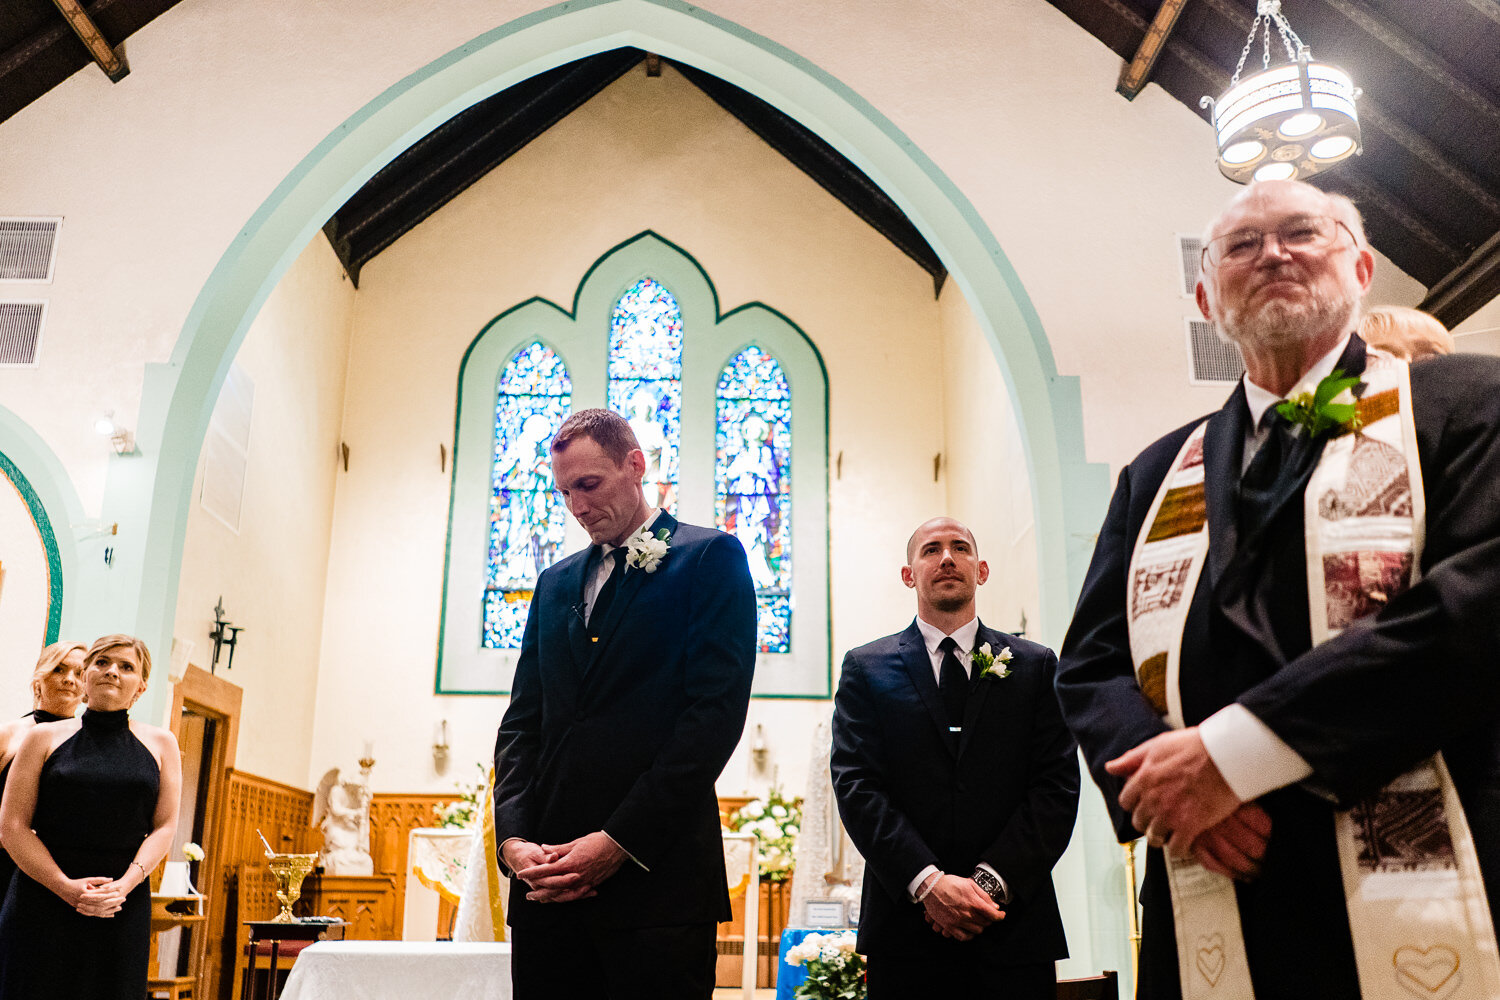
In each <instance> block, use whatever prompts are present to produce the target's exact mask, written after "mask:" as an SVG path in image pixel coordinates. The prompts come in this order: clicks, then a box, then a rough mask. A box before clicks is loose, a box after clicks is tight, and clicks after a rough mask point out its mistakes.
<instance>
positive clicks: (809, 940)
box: [786, 931, 865, 1000]
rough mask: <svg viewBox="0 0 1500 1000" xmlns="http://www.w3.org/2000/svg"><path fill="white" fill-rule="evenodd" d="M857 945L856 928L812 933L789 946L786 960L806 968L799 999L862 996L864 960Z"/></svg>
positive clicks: (854, 999)
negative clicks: (854, 929)
mask: <svg viewBox="0 0 1500 1000" xmlns="http://www.w3.org/2000/svg"><path fill="white" fill-rule="evenodd" d="M854 948H855V935H854V932H853V931H837V932H834V933H829V934H809V935H808V936H807V937H805V938H803V939H802V940H801V941H799V942H798V943H797V944H794V945H793V946H792V947H790V948H788V949H787V952H786V961H787V964H788V965H797V966H806V968H807V979H806V980H805V981H803V982H802V983H800V984H799V985H798V986H797V993H796V997H797V1000H835V998H838V1000H845V998H849V1000H862V998H863V997H864V996H865V960H864V956H863V955H860V954H859V953H858V952H857V951H855V950H854Z"/></svg>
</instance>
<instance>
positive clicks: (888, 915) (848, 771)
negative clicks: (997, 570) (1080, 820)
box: [832, 517, 1078, 1000]
mask: <svg viewBox="0 0 1500 1000" xmlns="http://www.w3.org/2000/svg"><path fill="white" fill-rule="evenodd" d="M988 577H989V566H988V565H987V564H986V563H985V562H984V561H983V560H982V559H980V558H979V552H978V547H977V546H976V544H975V542H974V536H973V534H972V533H971V532H970V531H969V529H968V528H966V527H964V526H963V525H962V524H960V523H959V522H957V521H955V520H953V519H951V518H946V517H940V518H935V519H933V520H931V521H928V522H927V523H926V524H923V525H922V526H921V527H920V528H918V529H917V530H916V532H915V533H914V534H913V535H912V536H911V540H910V541H909V542H908V543H907V547H906V565H905V566H903V567H902V568H901V580H902V582H903V583H904V584H905V585H906V586H907V587H910V588H912V589H913V590H915V591H916V596H917V617H916V619H915V620H914V621H913V622H912V624H911V625H910V626H909V627H908V628H907V629H906V630H905V631H903V632H898V633H897V634H895V635H890V636H886V637H885V638H884V639H878V640H876V641H875V642H872V643H870V644H869V645H867V646H861V647H860V648H858V649H855V650H851V651H850V652H849V654H848V655H847V656H845V657H844V666H843V673H842V675H841V677H840V679H839V689H838V695H837V697H836V700H835V707H834V717H833V758H832V769H833V787H834V794H835V796H836V797H837V798H838V804H839V814H840V815H841V816H842V817H843V820H844V826H845V827H846V828H847V829H848V831H849V836H850V838H851V839H852V840H853V841H854V844H855V846H856V847H858V848H859V851H860V853H861V854H862V855H863V856H864V858H865V862H866V878H865V885H864V899H863V903H862V908H861V911H860V921H859V950H860V952H861V953H863V954H865V955H866V956H868V959H869V991H870V992H869V995H870V998H871V1000H887V998H889V1000H911V998H913V997H921V996H941V995H947V996H956V997H965V998H969V997H1005V998H1014V1000H1044V998H1046V1000H1050V998H1052V997H1053V996H1055V994H1056V974H1055V971H1054V964H1053V963H1054V962H1055V960H1057V959H1059V958H1066V957H1067V954H1068V948H1067V942H1066V940H1065V939H1064V937H1063V926H1062V919H1061V917H1060V916H1059V914H1058V909H1057V897H1056V895H1055V894H1054V892H1053V888H1052V866H1053V865H1054V864H1056V863H1057V859H1058V858H1059V857H1060V856H1061V855H1062V852H1063V850H1064V849H1065V848H1066V847H1067V846H1068V838H1069V837H1070V836H1071V835H1072V831H1073V820H1074V817H1075V815H1076V813H1077V809H1078V763H1077V759H1076V747H1075V745H1074V743H1073V740H1072V738H1071V737H1070V736H1069V735H1068V732H1067V730H1066V729H1065V728H1064V726H1063V722H1062V717H1061V715H1060V714H1059V712H1058V707H1057V699H1056V697H1055V696H1054V695H1053V693H1052V683H1053V672H1054V669H1055V668H1056V665H1057V660H1056V658H1055V657H1054V656H1053V655H1052V651H1051V650H1049V649H1047V648H1046V647H1044V646H1040V645H1038V644H1036V643H1034V642H1028V641H1026V640H1025V639H1019V638H1016V637H1015V636H1012V635H1006V634H1005V633H1003V632H997V631H995V630H994V629H991V628H987V627H986V626H984V625H983V624H982V623H981V622H980V621H979V618H978V615H977V612H976V609H975V603H974V595H975V591H976V590H977V588H978V587H979V586H980V585H981V584H983V583H984V581H985V580H986V579H987V578H988Z"/></svg>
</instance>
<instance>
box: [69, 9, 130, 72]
mask: <svg viewBox="0 0 1500 1000" xmlns="http://www.w3.org/2000/svg"><path fill="white" fill-rule="evenodd" d="M52 2H53V4H55V5H56V6H57V10H58V12H59V13H60V14H62V16H63V18H64V19H66V20H67V22H68V27H70V28H72V29H73V33H74V34H75V35H77V36H78V40H79V41H80V42H82V43H83V47H84V48H86V49H88V50H89V55H90V56H92V57H93V60H94V62H96V63H98V64H99V68H100V69H102V70H104V75H105V76H107V77H109V80H110V82H111V83H119V82H120V81H121V80H123V79H125V77H126V76H128V75H129V74H130V64H129V63H128V62H126V61H125V47H124V45H123V44H122V45H121V46H120V47H119V48H118V49H117V48H115V47H114V46H112V45H110V44H109V42H108V41H106V40H105V38H104V35H103V33H102V32H100V31H99V26H98V25H96V24H95V23H94V19H93V18H92V17H90V16H89V14H88V11H86V10H84V9H83V5H82V4H81V3H79V2H78V0H52Z"/></svg>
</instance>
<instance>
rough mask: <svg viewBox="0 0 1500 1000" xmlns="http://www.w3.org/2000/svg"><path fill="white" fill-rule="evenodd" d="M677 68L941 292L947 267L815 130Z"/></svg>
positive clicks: (741, 93)
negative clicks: (914, 264) (916, 266)
mask: <svg viewBox="0 0 1500 1000" xmlns="http://www.w3.org/2000/svg"><path fill="white" fill-rule="evenodd" d="M668 62H671V64H672V66H673V68H675V69H676V70H677V71H678V72H679V73H681V74H682V75H683V76H684V77H685V78H686V79H687V80H688V82H690V83H692V84H693V85H694V86H695V87H697V88H698V89H699V90H701V91H703V92H704V93H705V94H707V95H708V96H709V98H711V99H712V100H713V101H714V103H715V104H717V105H719V106H720V107H721V108H723V109H724V110H725V111H728V112H729V113H730V114H731V115H733V116H734V117H735V118H737V119H739V120H740V122H741V123H742V124H743V125H744V126H745V127H746V128H748V129H749V130H750V131H752V132H754V133H755V134H756V135H758V136H760V137H761V138H762V139H763V140H765V142H766V143H767V145H769V146H770V147H771V148H772V149H774V150H776V151H777V152H778V153H780V154H781V155H782V156H784V157H786V158H787V159H788V160H789V161H791V163H792V165H793V166H795V167H797V168H798V169H799V170H801V171H802V172H803V173H804V174H806V175H807V176H808V177H810V178H812V180H813V181H815V182H816V183H817V184H818V186H819V187H821V188H823V190H825V191H827V192H828V193H829V194H831V195H833V197H834V198H836V199H838V200H839V201H840V202H842V203H843V205H844V207H845V208H847V209H849V211H851V212H853V213H854V214H855V215H857V216H859V217H860V218H861V219H863V220H864V221H865V222H866V223H868V224H869V225H870V226H871V227H873V228H874V229H875V231H876V232H878V233H880V234H881V235H882V236H884V237H885V238H886V239H887V240H889V241H890V242H891V243H893V244H894V245H895V246H896V248H897V249H898V250H900V251H901V252H902V253H904V254H906V255H907V256H908V257H910V258H911V259H912V260H914V261H916V262H917V264H919V265H920V266H921V267H922V269H923V270H924V271H926V272H927V273H928V274H930V275H932V290H933V295H934V296H936V295H940V294H942V290H943V282H944V281H946V280H947V278H948V269H947V268H946V267H944V266H943V262H942V260H940V259H939V258H938V255H937V251H935V250H933V249H932V247H931V245H929V244H928V242H927V240H926V239H924V238H923V236H922V234H921V233H920V232H918V231H917V227H916V226H914V225H912V222H911V220H910V219H908V218H907V217H906V213H904V212H902V211H901V209H900V207H899V206H898V205H897V204H896V203H895V202H894V201H892V200H891V198H890V196H889V195H887V194H886V193H885V192H884V191H882V190H881V189H880V186H879V185H878V184H876V183H875V182H874V181H872V180H870V178H869V177H868V176H866V175H865V173H864V171H862V170H860V169H859V168H858V167H856V166H855V165H854V164H853V163H851V162H850V161H849V159H848V158H847V157H845V156H844V155H843V154H842V153H840V152H839V151H838V150H836V149H834V148H833V147H832V146H830V145H829V144H828V143H827V142H825V141H824V140H823V139H822V138H821V137H819V136H818V135H817V134H816V133H815V132H813V131H812V130H811V129H809V128H807V127H806V126H804V125H803V124H802V123H801V122H799V121H797V120H796V119H794V118H792V117H791V116H790V115H787V114H786V113H785V112H783V111H781V110H779V109H778V108H776V107H773V106H772V105H770V104H767V103H766V102H765V101H762V100H761V99H760V98H758V97H756V96H755V95H753V94H751V93H748V92H747V91H744V90H741V89H740V88H739V87H736V86H735V85H734V84H732V83H727V82H725V81H724V80H721V79H719V78H718V77H716V76H713V75H712V74H710V73H705V72H703V71H702V70H700V69H697V68H696V67H693V66H689V65H686V64H684V63H679V62H676V61H673V60H668Z"/></svg>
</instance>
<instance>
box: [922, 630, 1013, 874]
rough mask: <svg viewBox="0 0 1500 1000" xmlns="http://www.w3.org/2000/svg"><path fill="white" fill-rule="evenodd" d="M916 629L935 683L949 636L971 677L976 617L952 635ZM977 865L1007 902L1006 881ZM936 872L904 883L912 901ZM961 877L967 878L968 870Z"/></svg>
mask: <svg viewBox="0 0 1500 1000" xmlns="http://www.w3.org/2000/svg"><path fill="white" fill-rule="evenodd" d="M917 631H918V632H921V633H922V641H923V642H924V643H925V644H926V646H927V658H928V659H929V660H931V661H932V677H933V679H934V680H936V681H937V682H938V684H940V685H941V684H942V682H943V651H942V650H941V649H939V648H938V647H939V646H940V645H942V643H943V640H944V639H948V638H951V639H952V640H953V641H954V642H956V643H958V649H957V650H955V651H954V652H955V654H956V655H957V656H958V662H959V664H960V665H961V666H962V667H963V668H964V669H965V670H966V671H968V673H969V676H970V677H971V678H972V677H973V676H974V664H973V663H972V662H965V661H966V660H967V654H968V653H970V652H972V651H973V649H974V639H975V637H977V636H978V634H979V618H978V617H974V618H970V619H969V620H968V621H967V622H965V623H964V624H962V625H960V626H959V627H958V628H956V629H954V630H953V632H952V633H951V634H950V633H947V632H944V631H943V630H942V629H940V628H938V627H937V626H936V625H929V624H927V623H926V622H924V621H923V620H922V619H921V618H920V617H918V618H917ZM979 867H980V868H983V869H984V870H985V871H987V872H989V873H990V874H991V875H993V876H995V878H997V879H999V880H1000V888H1001V890H1002V891H1003V892H1004V893H1005V899H1006V901H1007V902H1009V900H1010V886H1008V885H1006V884H1005V879H1003V878H1001V876H1000V873H999V872H997V871H995V869H993V868H991V867H990V866H989V865H987V864H985V863H984V862H983V861H981V862H979ZM936 873H938V867H937V865H928V866H927V867H926V868H923V869H922V870H921V871H919V872H917V877H916V878H914V879H912V880H911V881H910V882H908V883H907V885H906V894H907V895H908V896H910V897H911V899H912V902H917V901H918V900H917V890H918V889H920V888H922V883H923V882H925V881H927V879H928V877H929V876H931V875H933V874H936ZM964 877H966V878H967V877H968V876H967V873H966V874H965V876H964Z"/></svg>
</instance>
